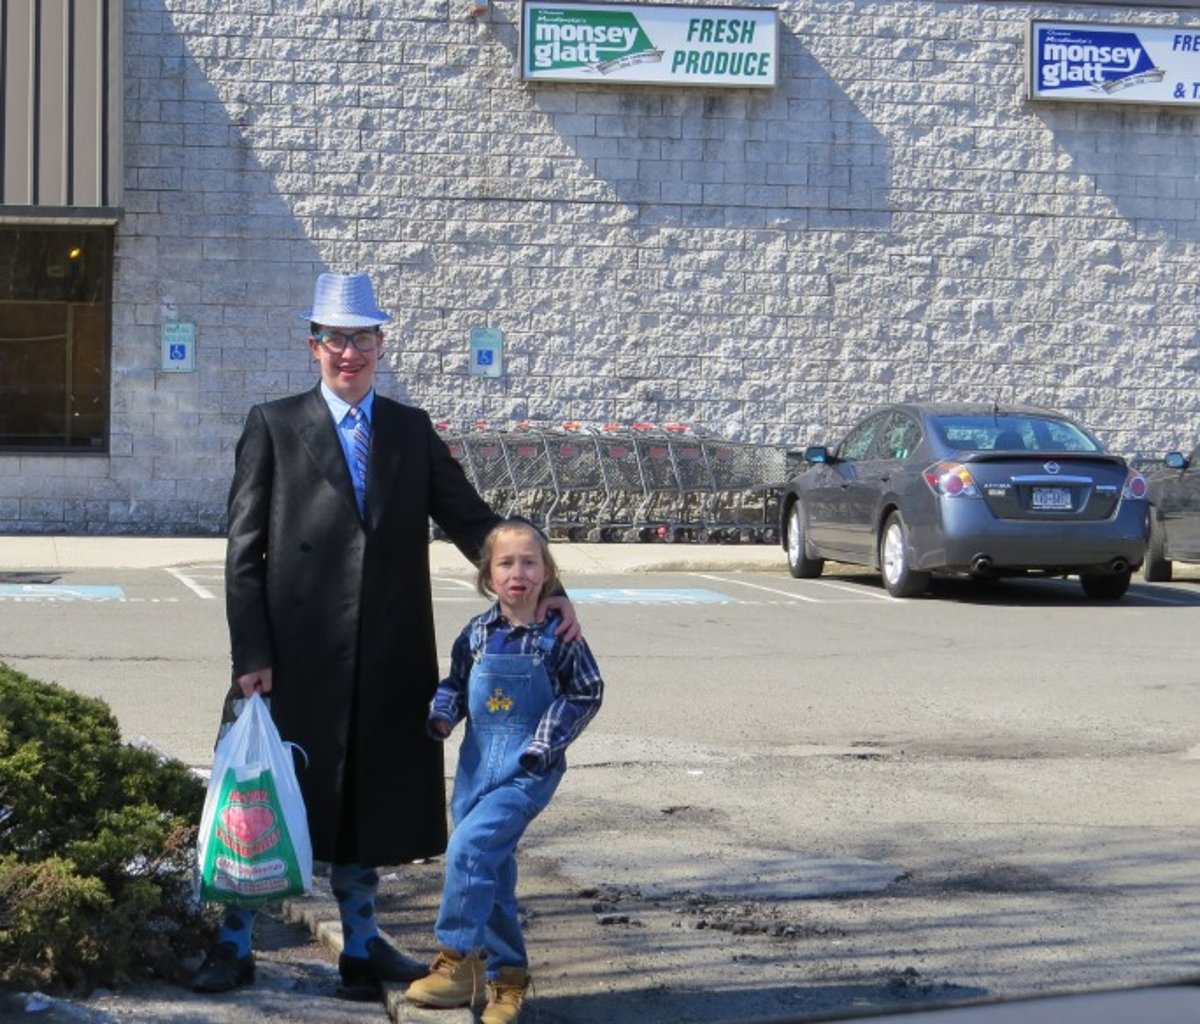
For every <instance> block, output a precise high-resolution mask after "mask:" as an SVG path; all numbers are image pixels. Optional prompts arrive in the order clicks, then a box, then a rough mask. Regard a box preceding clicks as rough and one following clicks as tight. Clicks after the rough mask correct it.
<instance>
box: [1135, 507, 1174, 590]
mask: <svg viewBox="0 0 1200 1024" xmlns="http://www.w3.org/2000/svg"><path fill="white" fill-rule="evenodd" d="M1166 542H1167V538H1166V534H1165V533H1164V532H1163V524H1162V522H1161V520H1160V519H1159V518H1158V515H1157V514H1156V513H1155V510H1154V509H1151V510H1150V540H1149V542H1148V543H1147V544H1146V560H1145V561H1144V562H1142V579H1144V580H1145V581H1146V582H1147V583H1169V582H1170V580H1171V576H1172V572H1171V560H1170V559H1169V558H1168V557H1167V556H1166V554H1165V550H1166Z"/></svg>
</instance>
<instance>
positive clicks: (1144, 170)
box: [1029, 101, 1200, 266]
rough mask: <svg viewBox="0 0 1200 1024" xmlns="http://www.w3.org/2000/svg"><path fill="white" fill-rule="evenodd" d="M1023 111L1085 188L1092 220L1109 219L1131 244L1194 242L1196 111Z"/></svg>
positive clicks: (1198, 148) (1198, 222)
mask: <svg viewBox="0 0 1200 1024" xmlns="http://www.w3.org/2000/svg"><path fill="white" fill-rule="evenodd" d="M1029 109H1030V110H1031V111H1032V112H1033V113H1034V114H1035V115H1036V116H1037V118H1038V120H1040V121H1041V122H1042V124H1043V125H1044V126H1045V128H1046V130H1047V131H1049V132H1050V134H1051V135H1052V136H1053V139H1054V146H1055V148H1056V149H1057V150H1059V151H1060V152H1061V153H1063V154H1065V156H1066V157H1067V159H1068V161H1069V164H1068V167H1067V170H1069V171H1071V172H1073V173H1074V174H1076V175H1078V176H1079V177H1080V178H1081V179H1083V181H1084V183H1086V185H1087V186H1088V188H1087V190H1086V191H1084V190H1081V191H1080V194H1079V199H1078V201H1079V202H1080V203H1081V204H1087V203H1089V202H1091V203H1095V210H1094V213H1095V216H1096V217H1097V218H1098V219H1109V218H1111V217H1112V215H1113V212H1114V211H1115V212H1116V213H1118V214H1119V215H1120V216H1121V217H1122V218H1123V219H1124V220H1125V221H1126V223H1127V224H1128V225H1129V239H1130V240H1138V241H1144V240H1148V239H1162V240H1165V241H1168V242H1171V241H1175V242H1186V243H1195V242H1200V217H1198V216H1196V212H1195V211H1196V207H1197V203H1198V202H1200V178H1197V176H1196V167H1197V164H1200V108H1195V107H1171V108H1164V107H1156V106H1149V105H1148V106H1141V105H1135V104H1128V103H1122V104H1112V105H1108V106H1105V105H1101V104H1091V103H1078V102H1067V101H1063V102H1059V103H1050V102H1038V103H1032V102H1031V103H1029ZM1112 265H1115V266H1119V265H1120V263H1119V260H1118V261H1117V262H1116V263H1114V264H1112Z"/></svg>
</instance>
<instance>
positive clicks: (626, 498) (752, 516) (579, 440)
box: [438, 423, 788, 543]
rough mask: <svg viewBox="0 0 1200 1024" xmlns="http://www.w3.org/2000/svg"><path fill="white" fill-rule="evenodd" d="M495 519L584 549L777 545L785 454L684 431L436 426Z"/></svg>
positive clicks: (645, 426)
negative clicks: (506, 518)
mask: <svg viewBox="0 0 1200 1024" xmlns="http://www.w3.org/2000/svg"><path fill="white" fill-rule="evenodd" d="M438 430H439V432H440V433H441V435H442V438H443V440H445V442H446V444H447V445H448V446H449V448H450V452H451V454H453V455H454V457H455V458H456V459H458V461H459V462H460V463H461V465H462V467H463V469H464V470H465V471H466V474H467V476H468V478H469V479H470V480H471V482H472V483H473V484H474V485H475V488H476V490H478V491H479V493H480V494H481V495H482V496H483V497H484V498H485V499H486V500H487V502H488V503H489V504H490V505H491V506H492V508H494V509H495V510H496V511H497V512H499V513H500V514H501V515H520V516H524V517H526V518H527V519H530V520H532V521H533V522H535V523H537V524H538V526H540V527H541V528H542V529H543V530H545V531H546V533H547V534H549V535H551V536H553V537H557V538H563V539H568V540H578V541H584V540H586V541H592V542H634V541H665V542H668V543H678V542H687V541H695V542H699V543H710V542H714V543H715V542H722V543H737V542H748V543H775V542H776V541H777V539H778V524H777V508H778V496H779V493H780V489H781V487H782V485H783V483H784V481H785V480H786V477H787V470H788V459H787V453H786V451H785V450H784V449H783V448H780V447H776V446H772V445H756V444H747V443H742V442H737V441H730V440H728V439H725V438H720V437H716V436H713V435H711V434H709V433H707V432H706V431H704V430H702V429H700V428H696V427H690V426H686V425H683V424H669V425H665V426H657V425H654V424H650V423H631V424H616V423H609V424H605V425H603V426H596V427H594V426H587V425H584V424H580V423H564V424H562V425H560V426H556V427H535V426H533V425H531V424H528V423H518V424H515V425H513V426H511V427H508V428H506V429H501V430H497V429H491V428H490V427H489V426H488V425H487V424H485V423H476V424H474V425H473V426H472V427H471V428H470V429H465V430H456V429H454V428H453V427H451V425H450V424H448V423H442V424H439V425H438Z"/></svg>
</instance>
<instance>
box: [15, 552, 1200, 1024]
mask: <svg viewBox="0 0 1200 1024" xmlns="http://www.w3.org/2000/svg"><path fill="white" fill-rule="evenodd" d="M224 547H225V545H224V540H223V538H159V537H153V538H142V537H75V536H70V537H67V536H5V537H0V571H22V570H44V571H46V570H59V569H82V568H106V567H108V568H154V567H167V566H174V565H187V564H192V563H197V562H212V561H220V560H222V559H223V557H224ZM554 550H555V555H556V557H557V559H558V561H559V563H560V566H561V568H562V570H563V572H564V574H565V576H566V577H567V579H568V581H569V580H570V578H571V577H572V576H574V575H577V574H621V573H638V572H654V571H730V570H733V571H763V572H775V573H786V563H785V559H784V556H783V552H782V551H781V550H780V549H779V547H778V546H776V545H769V544H764V545H750V544H730V545H692V544H679V545H677V544H630V545H626V544H601V545H592V544H575V543H561V544H556V545H555V549H554ZM430 559H431V567H432V569H433V571H434V572H435V573H438V572H455V571H458V572H461V571H463V570H464V569H465V568H466V561H465V559H463V557H462V555H461V554H460V553H459V552H457V551H456V550H455V549H454V548H453V547H452V546H451V545H449V544H447V543H444V542H434V543H432V544H431V545H430ZM1179 568H1181V569H1182V570H1183V571H1182V572H1180V573H1179V575H1181V576H1185V577H1186V576H1194V575H1196V574H1197V573H1196V571H1195V570H1196V567H1190V566H1187V567H1179ZM435 874H436V872H435ZM422 912H423V911H422ZM385 923H386V922H385ZM265 930H266V932H267V941H266V942H265V943H264V948H263V949H262V952H261V953H260V957H259V965H260V970H259V980H258V982H257V983H256V984H255V985H254V986H251V987H248V988H245V989H241V990H238V991H236V992H234V993H228V994H225V995H219V996H211V995H198V994H195V993H192V992H190V991H189V990H187V989H186V988H183V987H180V986H177V985H169V984H166V983H162V982H153V983H150V982H145V983H138V984H135V985H132V986H130V987H129V988H128V989H123V990H122V991H121V992H119V993H109V992H99V993H95V994H94V995H93V996H92V997H91V998H88V999H82V1000H60V999H47V998H39V997H38V996H37V995H35V994H28V993H23V994H10V995H8V996H6V997H0V1021H7V1020H14V1021H15V1020H28V1021H38V1022H39V1024H42V1022H44V1024H64V1022H72V1024H75V1022H78V1024H112V1022H116V1021H121V1022H127V1024H143V1022H144V1024H149V1022H174V1024H201V1022H203V1024H234V1022H241V1021H245V1020H247V1019H252V1018H253V1017H256V1016H257V1017H268V1018H270V1019H271V1020H274V1021H277V1022H279V1024H300V1022H308V1021H313V1020H321V1021H322V1022H323V1024H357V1022H359V1021H366V1020H389V1019H390V1020H392V1021H397V1022H400V1021H409V1022H413V1024H419V1022H422V1021H437V1022H438V1024H471V1022H472V1021H473V1020H474V1019H475V1018H474V1017H473V1016H472V1015H471V1014H470V1012H469V1011H419V1010H415V1009H414V1008H412V1007H410V1006H408V1005H407V1004H405V1003H404V1000H403V997H402V992H401V991H400V990H399V989H398V988H395V989H392V990H390V991H389V992H388V993H387V994H386V1002H385V1004H382V1005H376V1004H365V1005H364V1004H356V1003H347V1002H345V1001H343V1000H339V999H337V998H336V997H335V994H334V993H335V989H336V984H337V975H336V957H337V953H338V951H339V950H340V947H341V934H340V926H339V925H338V923H337V913H336V905H335V904H334V902H333V900H332V898H331V896H330V895H329V893H328V890H327V887H326V885H325V884H324V882H323V881H322V880H321V879H318V880H317V883H316V886H315V890H314V894H313V896H311V897H306V898H305V899H302V900H293V901H289V902H288V903H287V904H285V905H284V906H283V907H282V908H281V910H280V911H279V913H278V914H277V915H271V916H270V917H269V919H268V920H267V921H266V929H265ZM407 951H408V952H409V953H410V954H411V955H415V956H418V957H421V956H422V954H423V953H425V952H426V951H425V950H412V949H409V950H407ZM571 954H572V955H575V951H571ZM912 1010H913V1011H914V1012H909V1013H904V1014H888V1015H885V1016H878V1015H877V1014H872V1019H873V1020H878V1021H887V1022H897V1024H925V1022H928V1024H959V1022H960V1021H961V1022H963V1024H993V1022H994V1024H1008V1022H1016V1021H1021V1022H1026V1021H1032V1022H1036V1024H1041V1022H1046V1024H1073V1022H1082V1021H1085V1020H1086V1021H1088V1022H1090V1024H1110V1022H1112V1024H1115V1022H1118V1021H1119V1022H1125V1021H1131V1020H1137V1019H1146V1020H1153V1021H1155V1022H1156V1024H1174V1022H1176V1021H1178V1022H1183V1021H1188V1022H1194V1021H1196V1020H1200V987H1197V986H1190V985H1175V986H1162V987H1157V988H1149V989H1136V990H1124V991H1120V992H1112V993H1088V994H1084V995H1078V996H1073V997H1060V998H1054V999H1038V1000H1033V1001H1021V1002H1013V1003H1008V1004H1004V1005H997V1004H991V1005H981V1006H977V1007H962V1006H960V1007H949V1008H932V1009H931V1008H928V1007H926V1008H919V1007H913V1008H912ZM543 1019H544V1020H547V1021H550V1020H552V1019H553V1020H557V1019H558V1018H557V1017H555V1016H554V1015H553V1014H552V1013H551V1014H550V1015H549V1016H544V1017H543ZM709 1019H713V1020H716V1019H720V1020H725V1021H727V1022H728V1021H733V1020H736V1019H741V1018H738V1017H736V1015H729V1014H726V1015H723V1016H722V1015H718V1016H714V1017H712V1018H709ZM792 1019H793V1020H800V1019H801V1018H792ZM614 1024H619V1022H617V1021H614ZM763 1024H766V1022H763ZM777 1024H782V1021H779V1022H777Z"/></svg>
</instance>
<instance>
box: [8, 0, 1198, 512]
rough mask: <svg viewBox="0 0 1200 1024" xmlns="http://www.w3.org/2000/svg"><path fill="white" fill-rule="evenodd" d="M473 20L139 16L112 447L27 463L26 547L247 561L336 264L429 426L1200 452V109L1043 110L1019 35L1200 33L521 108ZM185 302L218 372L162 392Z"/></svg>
mask: <svg viewBox="0 0 1200 1024" xmlns="http://www.w3.org/2000/svg"><path fill="white" fill-rule="evenodd" d="M465 10H466V4H465V0H464V2H463V3H459V2H458V0H455V2H452V3H446V2H432V0H427V2H418V0H127V4H126V21H125V33H126V40H125V44H126V82H125V89H126V135H127V137H126V139H125V146H126V164H127V167H126V177H125V194H126V202H127V205H126V213H125V218H124V220H123V222H122V223H121V225H120V228H119V231H118V245H117V264H116V267H117V269H116V303H115V307H114V327H113V366H114V371H113V422H112V452H111V455H110V456H108V457H96V456H86V457H78V458H65V457H61V456H56V457H36V456H21V457H16V456H0V527H3V528H5V529H16V530H50V531H81V530H85V531H93V532H111V531H151V532H192V531H199V532H211V531H217V530H220V529H221V527H222V520H223V505H224V497H225V489H226V487H227V484H228V479H229V475H230V471H231V466H232V448H233V444H234V442H235V441H236V438H237V435H238V432H239V429H240V425H241V422H242V420H243V418H244V416H245V413H246V411H247V409H248V408H249V406H250V405H251V404H252V403H253V402H256V401H260V400H262V399H266V398H272V397H276V396H279V395H283V394H286V393H289V392H292V391H295V390H297V389H300V388H304V387H307V386H310V385H311V384H312V383H313V382H314V380H315V378H314V375H313V371H312V367H311V365H310V361H309V359H308V355H307V351H306V349H305V346H304V335H305V328H304V324H303V322H302V321H301V320H300V319H299V317H298V316H297V313H298V312H299V311H300V310H302V309H304V308H306V307H307V305H308V302H309V299H310V297H311V289H312V281H313V278H314V277H315V275H316V274H317V273H319V272H320V271H322V270H324V269H336V270H351V269H367V270H370V271H371V272H372V273H373V274H374V275H375V278H376V283H377V287H378V291H379V295H380V300H381V303H382V305H383V306H384V308H385V309H388V310H390V311H392V312H393V313H394V316H395V323H394V324H393V325H392V326H391V335H390V340H389V347H388V352H389V355H388V361H387V373H386V374H385V376H384V379H382V381H381V390H382V391H383V392H384V393H387V394H391V395H393V396H397V397H400V398H403V399H405V400H409V401H412V402H415V403H418V404H420V405H422V406H424V407H425V408H427V409H428V410H429V411H430V412H431V413H432V414H433V415H434V416H435V417H436V418H445V419H450V420H455V421H472V420H474V419H476V418H482V419H486V420H489V421H491V422H493V423H505V422H508V421H511V420H514V419H532V420H535V421H544V422H548V423H557V422H561V421H563V420H568V419H569V420H580V421H584V422H594V423H603V422H606V421H610V420H619V421H627V420H649V421H654V422H684V423H689V424H695V425H703V426H706V427H708V428H709V429H712V430H716V431H721V432H725V433H728V434H730V435H733V436H736V437H738V438H741V439H747V440H753V441H770V442H786V443H795V444H803V443H805V442H810V441H824V440H830V439H833V438H834V437H835V436H836V435H837V434H838V433H839V432H840V431H842V430H843V429H844V428H845V427H846V426H847V424H848V423H849V421H850V420H851V419H852V418H853V417H855V416H857V415H858V414H859V413H860V412H862V411H863V410H864V409H865V408H866V407H868V406H870V405H872V404H874V403H877V402H881V401H886V400H890V399H898V398H907V397H922V398H964V399H979V398H984V399H992V398H996V399H999V400H1000V401H1012V400H1018V399H1020V400H1030V401H1037V402H1044V403H1047V404H1050V405H1054V406H1059V407H1062V408H1065V409H1067V410H1069V411H1072V412H1074V413H1076V414H1078V415H1079V416H1080V417H1081V418H1083V419H1084V420H1085V421H1086V422H1087V423H1088V424H1090V425H1091V426H1093V427H1094V428H1095V429H1096V430H1098V431H1099V432H1100V433H1101V434H1102V436H1103V437H1104V438H1105V439H1106V440H1107V441H1108V442H1110V444H1111V445H1112V446H1113V447H1114V448H1115V449H1116V450H1118V451H1122V452H1126V453H1134V452H1156V451H1162V450H1164V449H1165V448H1167V447H1171V446H1178V445H1180V444H1184V445H1186V444H1188V443H1190V442H1191V441H1192V439H1193V438H1194V435H1195V432H1196V426H1197V422H1198V416H1197V413H1198V410H1200V389H1198V387H1197V375H1198V374H1197V371H1198V370H1200V351H1198V346H1197V327H1198V326H1200V259H1198V258H1197V257H1198V253H1197V242H1198V240H1200V218H1198V216H1197V200H1198V197H1200V177H1198V175H1197V173H1196V168H1197V167H1200V131H1198V130H1197V129H1198V128H1200V111H1198V110H1194V109H1178V108H1172V109H1156V108H1153V107H1133V106H1126V107H1124V108H1106V107H1100V106H1091V105H1088V106H1084V105H1073V104H1039V105H1031V104H1029V103H1028V102H1027V101H1026V100H1025V99H1024V59H1025V54H1024V35H1025V29H1026V23H1027V20H1028V19H1029V18H1030V17H1033V16H1036V17H1042V18H1079V19H1086V20H1094V21H1122V22H1138V23H1156V24H1184V23H1193V24H1194V23H1200V12H1196V11H1191V12H1189V11H1187V10H1179V9H1165V8H1164V9H1154V8H1141V7H1136V6H1135V7H1113V6H1111V5H1106V6H1095V7H1089V6H1085V5H1080V4H1066V3H1064V4H1053V3H1049V4H1029V3H1023V4H1016V3H1012V4H1010V3H974V2H969V3H930V2H906V0H887V2H865V0H858V2H854V0H840V2H811V0H783V2H781V3H779V5H778V10H779V17H780V23H781V54H780V71H781V82H780V85H779V86H778V88H776V89H774V90H772V91H769V92H750V91H721V90H708V89H696V90H683V89H660V88H655V87H650V86H626V87H601V86H575V85H539V86H536V87H535V86H528V85H524V84H522V83H520V82H519V81H518V80H517V78H516V74H515V65H516V49H517V27H516V19H517V17H518V11H519V6H518V4H516V3H514V2H508V0H505V2H493V3H492V5H491V7H490V8H489V9H488V11H487V13H486V14H485V15H484V16H483V17H482V18H480V19H473V18H469V17H467V16H466V14H465ZM168 300H171V301H174V302H175V303H177V304H178V309H179V314H180V317H181V319H184V320H187V321H190V322H192V323H195V324H196V328H197V339H198V340H197V370H196V372H195V373H191V374H166V373H161V372H159V371H158V370H157V369H156V366H157V362H158V351H159V350H158V339H159V334H160V329H161V323H162V319H163V311H162V306H163V304H164V302H166V301H168ZM484 325H489V326H496V327H500V328H502V329H503V330H504V332H505V335H506V356H507V364H508V370H509V373H508V375H507V376H506V377H505V378H504V379H502V380H484V379H479V378H472V377H470V376H468V375H467V372H466V367H467V360H466V356H467V344H468V333H469V330H470V328H471V327H473V326H484Z"/></svg>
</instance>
